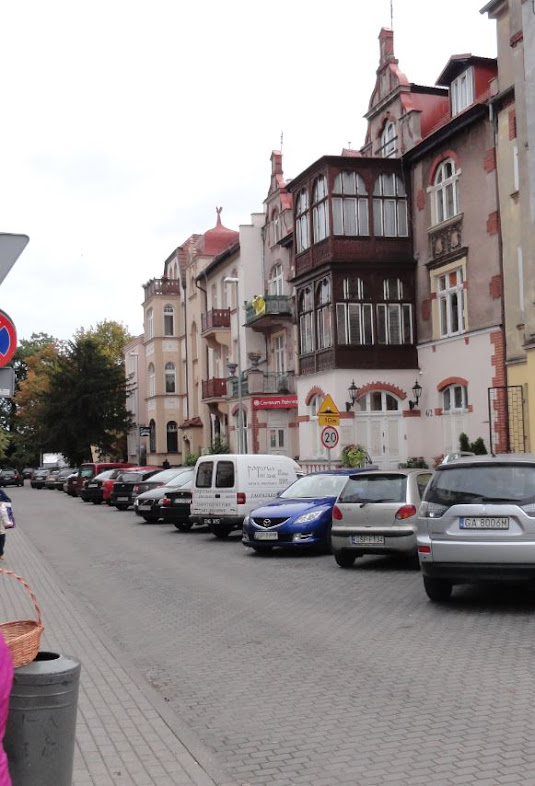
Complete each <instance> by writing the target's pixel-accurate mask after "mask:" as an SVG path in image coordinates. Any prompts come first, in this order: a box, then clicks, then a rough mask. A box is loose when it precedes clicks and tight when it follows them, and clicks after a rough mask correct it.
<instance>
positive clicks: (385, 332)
mask: <svg viewBox="0 0 535 786" xmlns="http://www.w3.org/2000/svg"><path fill="white" fill-rule="evenodd" d="M383 298H384V300H385V302H384V303H378V304H377V341H378V343H379V344H413V343H414V338H413V319H412V303H407V302H405V303H403V302H402V301H403V298H404V292H403V281H402V280H401V279H400V278H385V279H384V281H383ZM392 301H397V302H392Z"/></svg>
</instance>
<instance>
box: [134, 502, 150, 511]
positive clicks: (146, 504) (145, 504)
mask: <svg viewBox="0 0 535 786" xmlns="http://www.w3.org/2000/svg"><path fill="white" fill-rule="evenodd" d="M137 506H138V508H141V509H142V510H143V509H145V508H151V507H152V505H151V503H150V502H138V503H137Z"/></svg>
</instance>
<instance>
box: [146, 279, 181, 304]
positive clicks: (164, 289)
mask: <svg viewBox="0 0 535 786" xmlns="http://www.w3.org/2000/svg"><path fill="white" fill-rule="evenodd" d="M143 288H144V290H145V300H148V298H149V297H152V296H153V295H180V289H181V284H180V281H178V279H176V278H153V279H151V280H150V281H148V282H147V283H146V284H145V285H144V287H143Z"/></svg>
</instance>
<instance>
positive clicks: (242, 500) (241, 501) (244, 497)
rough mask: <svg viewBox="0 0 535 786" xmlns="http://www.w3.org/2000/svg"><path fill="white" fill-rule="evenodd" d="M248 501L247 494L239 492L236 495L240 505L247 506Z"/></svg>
mask: <svg viewBox="0 0 535 786" xmlns="http://www.w3.org/2000/svg"><path fill="white" fill-rule="evenodd" d="M246 500H247V495H246V494H245V492H244V491H238V492H237V494H236V503H237V504H238V505H245V502H246Z"/></svg>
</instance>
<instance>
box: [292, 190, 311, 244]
mask: <svg viewBox="0 0 535 786" xmlns="http://www.w3.org/2000/svg"><path fill="white" fill-rule="evenodd" d="M308 222H309V213H308V193H307V192H306V191H305V189H303V190H302V191H300V192H299V193H298V194H297V197H296V200H295V235H296V237H295V242H296V249H297V253H298V254H299V253H300V252H301V251H305V249H307V248H308V247H309V246H310V231H309V223H308Z"/></svg>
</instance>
